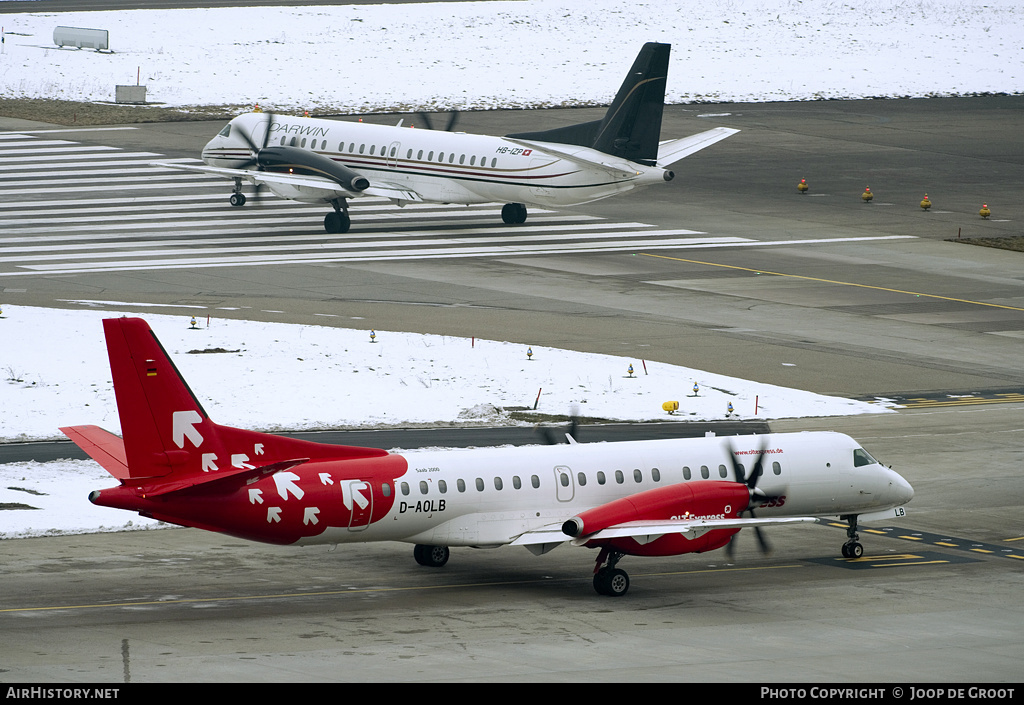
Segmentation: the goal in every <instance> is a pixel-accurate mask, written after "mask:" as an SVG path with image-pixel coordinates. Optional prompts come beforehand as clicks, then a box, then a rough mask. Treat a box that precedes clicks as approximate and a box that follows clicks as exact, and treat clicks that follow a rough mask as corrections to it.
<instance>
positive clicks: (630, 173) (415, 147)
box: [156, 43, 738, 233]
mask: <svg viewBox="0 0 1024 705" xmlns="http://www.w3.org/2000/svg"><path fill="white" fill-rule="evenodd" d="M670 46H671V45H669V44H656V43H648V44H645V45H644V47H643V49H641V51H640V53H639V55H638V56H637V58H636V61H635V62H634V63H633V67H632V68H631V69H630V72H629V74H628V75H627V76H626V79H625V81H623V83H622V87H621V88H619V92H618V94H617V95H616V96H615V101H614V102H613V103H612V104H611V107H609V108H608V112H607V113H606V114H605V116H604V118H603V119H602V120H597V121H594V122H588V123H584V124H580V125H573V126H570V127H563V128H558V129H555V130H548V131H545V132H523V133H518V134H512V135H506V136H505V137H490V136H486V135H470V134H466V133H462V132H443V131H434V130H429V129H428V130H422V129H420V130H416V129H411V128H409V127H402V126H401V125H402V123H401V122H399V124H398V126H395V127H391V126H385V125H371V124H368V123H363V122H341V121H337V120H322V119H316V118H309V117H286V116H283V115H275V114H273V113H248V114H245V115H240V116H238V117H236V118H235V119H233V120H232V121H231V122H229V123H228V124H227V125H226V126H225V127H224V129H222V130H221V131H220V133H219V134H218V135H217V136H216V137H214V138H213V139H212V140H210V142H209V143H208V144H207V145H206V146H205V147H204V148H203V153H202V158H203V162H204V164H203V165H198V164H196V165H190V164H178V163H171V162H157V163H156V164H157V165H159V166H164V167H168V168H172V169H185V170H189V171H198V172H203V173H207V174H215V175H217V176H224V177H227V178H229V179H233V180H234V182H235V188H234V193H232V194H231V197H230V203H231V205H233V206H242V205H244V204H245V201H246V198H245V195H244V194H243V193H242V182H243V181H245V182H248V183H250V184H253V185H255V186H256V187H257V188H259V187H260V186H266V187H267V188H268V189H270V191H272V192H273V193H274V194H276V195H277V196H280V197H281V198H286V199H290V200H293V201H302V202H304V203H329V204H330V205H331V206H333V208H334V211H333V212H331V213H328V214H327V216H326V217H325V218H324V228H325V229H326V230H327V232H329V233H345V232H348V230H349V226H350V224H351V220H350V218H349V214H348V202H349V199H353V198H360V197H365V196H375V197H383V198H387V199H389V200H390V201H391V202H393V203H395V204H396V205H398V206H405V205H406V204H409V203H456V204H470V203H495V202H497V203H504V204H505V205H504V206H503V207H502V209H501V217H502V220H504V222H506V223H509V224H513V223H523V222H525V221H526V205H527V204H531V205H536V206H541V207H556V208H557V207H564V206H575V205H579V204H582V203H589V202H591V201H597V200H599V199H602V198H608V197H609V196H614V195H616V194H620V193H625V192H627V191H631V190H633V189H635V188H639V187H642V186H648V185H650V184H657V183H664V182H666V181H671V180H672V179H673V178H674V174H673V173H672V171H670V170H669V169H668V168H667V167H669V166H671V165H672V164H674V163H675V162H677V161H679V160H680V159H682V158H683V157H686V156H688V155H690V154H693V153H694V152H696V151H698V150H701V149H703V148H705V147H708V146H710V145H712V144H714V143H715V142H718V141H719V140H722V139H725V138H726V137H729V136H730V135H732V134H735V133H736V132H738V130H734V129H730V128H726V127H718V128H715V129H713V130H708V131H706V132H701V133H699V134H696V135H693V136H691V137H685V138H683V139H674V140H667V141H664V142H660V141H659V140H660V136H661V116H662V110H663V108H664V102H665V83H666V80H667V76H668V58H669V49H670ZM451 125H452V123H449V127H451Z"/></svg>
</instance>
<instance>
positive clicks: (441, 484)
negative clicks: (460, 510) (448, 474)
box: [437, 480, 448, 494]
mask: <svg viewBox="0 0 1024 705" xmlns="http://www.w3.org/2000/svg"><path fill="white" fill-rule="evenodd" d="M437 490H438V492H440V493H441V494H445V493H446V492H447V491H448V483H447V482H445V481H444V480H438V481H437Z"/></svg>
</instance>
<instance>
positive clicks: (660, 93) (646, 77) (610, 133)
mask: <svg viewBox="0 0 1024 705" xmlns="http://www.w3.org/2000/svg"><path fill="white" fill-rule="evenodd" d="M671 48H672V45H671V44H658V43H656V42H648V43H647V44H644V46H643V48H642V49H641V50H640V53H639V54H638V55H637V57H636V61H634V62H633V67H632V68H631V69H630V70H629V74H627V75H626V80H624V81H623V82H622V86H620V87H619V92H618V93H617V94H616V95H615V100H614V101H613V102H612V104H611V107H609V108H608V112H606V113H605V116H604V119H602V120H596V121H594V122H585V123H582V124H580V125H570V126H569V127H560V128H557V129H554V130H547V131H544V132H521V133H518V134H514V135H508V136H509V137H513V138H516V139H524V140H537V141H541V142H557V143H559V144H574V145H578V146H580V147H590V148H592V149H596V150H597V151H599V152H604V153H605V154H611V155H613V156H616V157H622V158H623V159H628V160H629V161H632V162H638V163H640V164H647V165H650V166H653V165H654V164H655V163H656V162H657V159H658V140H659V139H660V137H661V115H662V112H663V110H664V107H665V84H666V82H667V78H668V59H669V51H670V50H671Z"/></svg>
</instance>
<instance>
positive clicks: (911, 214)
mask: <svg viewBox="0 0 1024 705" xmlns="http://www.w3.org/2000/svg"><path fill="white" fill-rule="evenodd" d="M1022 107H1024V100H1022V99H1021V98H1019V97H1006V96H993V97H981V98H974V99H963V100H958V99H941V100H913V101H849V102H834V103H833V102H823V103H811V104H759V105H714V106H673V107H670V108H668V109H667V110H666V119H665V125H664V129H663V135H664V136H665V137H674V136H684V135H686V134H692V133H695V132H698V131H700V130H702V129H708V128H710V127H714V126H717V125H725V126H729V127H737V128H740V129H741V130H742V132H740V133H739V134H738V135H736V136H734V137H732V138H730V139H728V140H725V141H724V142H721V143H719V144H717V145H715V146H714V147H712V148H709V149H708V150H705V151H704V152H701V153H699V154H698V155H694V156H693V157H690V158H688V159H686V160H684V161H683V162H682V163H680V164H679V165H677V168H676V169H675V170H676V172H677V178H676V180H675V181H673V182H672V183H670V184H666V185H665V186H664V187H662V188H652V189H649V190H647V191H645V192H641V193H639V194H635V195H634V196H628V197H625V198H619V199H616V200H609V201H605V202H602V203H597V204H592V205H590V206H586V207H580V208H576V209H572V210H566V211H557V212H551V213H540V212H536V211H533V212H531V216H530V219H529V220H528V221H527V224H526V225H527V227H530V226H533V225H535V224H537V225H542V226H543V227H542V228H541V229H539V230H535V231H528V232H526V233H524V232H523V231H522V229H517V230H510V229H508V228H507V226H504V225H503V224H502V223H501V222H500V219H498V218H497V216H496V215H495V211H494V210H493V209H488V208H479V209H477V208H474V209H463V208H454V209H452V208H437V209H423V210H416V211H414V210H410V209H404V210H399V209H397V208H393V207H388V206H383V205H382V204H366V207H365V208H364V207H362V206H361V205H360V204H356V205H355V206H354V207H353V223H354V225H353V231H352V233H350V234H349V235H348V236H346V237H345V238H337V239H328V238H327V237H325V236H324V235H323V234H322V225H321V221H322V217H323V212H322V210H318V209H316V208H309V207H306V206H295V205H293V204H287V203H284V202H282V201H279V200H277V199H274V198H273V197H268V198H266V199H265V200H263V201H262V202H261V203H260V205H258V206H257V207H254V208H250V205H246V206H245V207H243V208H241V209H232V208H231V207H230V206H229V205H227V196H228V195H229V193H230V190H231V184H230V182H229V181H220V182H218V181H216V180H208V179H196V178H194V177H186V178H184V179H170V178H168V177H169V176H180V175H175V174H172V173H171V172H167V173H166V174H165V173H163V172H160V171H158V170H153V169H151V168H149V167H148V166H147V164H148V162H149V161H150V160H156V159H167V158H170V159H194V158H195V156H196V154H197V153H198V151H199V149H200V148H201V146H202V145H203V144H204V143H205V142H206V141H207V140H208V139H209V138H210V137H211V136H212V135H213V134H215V133H216V131H217V130H218V129H219V128H220V127H221V125H219V124H212V123H206V124H204V123H175V124H154V125H141V126H137V127H136V128H135V129H116V130H101V131H96V130H73V129H72V130H68V131H64V130H65V128H57V127H56V126H50V125H45V124H32V123H25V122H13V121H0V130H5V131H6V134H3V135H0V154H3V155H4V159H0V166H2V167H5V168H4V169H3V170H0V183H2V184H3V192H2V193H3V195H0V219H3V220H4V223H3V228H4V230H3V232H2V233H0V238H3V242H2V244H0V247H2V248H3V251H2V253H0V259H2V261H0V288H2V296H3V303H11V304H25V305H47V306H68V307H76V306H82V305H85V304H83V303H81V302H83V301H89V302H95V301H105V302H117V303H116V304H109V305H110V306H111V308H114V309H117V310H131V311H138V312H140V313H143V314H144V313H145V312H146V311H153V310H158V311H160V312H161V313H180V314H181V315H182V316H190V315H192V314H193V313H195V312H196V311H197V310H198V311H202V313H203V315H205V314H207V313H209V314H210V315H212V316H223V317H243V318H256V319H262V320H275V321H287V322H293V323H305V324H313V323H317V324H323V323H324V320H325V316H324V315H323V314H329V315H330V316H333V317H334V318H332V319H331V320H332V321H333V322H334V323H335V324H337V325H346V326H352V327H360V328H363V327H365V328H376V329H378V330H387V329H393V330H412V331H424V332H432V333H445V334H456V335H477V336H481V337H492V338H498V339H506V340H518V341H522V342H529V343H532V344H543V345H557V346H562V347H567V348H573V349H579V350H587V351H595V352H610V353H616V354H631V355H632V354H636V355H637V356H638V357H643V358H645V359H649V360H660V361H664V362H670V363H677V364H684V365H687V366H691V367H697V368H700V369H706V370H709V371H712V372H719V373H723V374H729V375H734V376H738V377H743V378H747V379H756V380H758V381H761V382H769V383H775V384H782V385H785V386H793V387H799V388H803V389H808V390H811V391H816V392H822V393H829V394H839V395H846V396H856V397H867V398H872V397H876V396H877V397H887V398H897V399H898V400H901V401H905V402H907V405H908V407H910V406H913V408H907V409H905V410H903V411H901V412H899V413H897V414H889V415H883V416H870V417H868V416H865V417H860V418H849V419H806V420H783V421H773V422H771V424H770V426H771V428H772V430H774V431H787V430H800V429H834V430H838V431H843V432H846V433H849V434H850V435H852V436H853V437H855V438H857V439H858V440H860V441H861V442H862V443H864V445H865V447H867V448H868V449H869V450H870V451H871V452H872V454H874V455H875V456H876V457H879V458H880V459H882V461H883V462H885V463H886V464H892V465H893V467H894V468H895V469H896V470H897V471H899V472H900V473H901V474H903V475H904V476H905V477H907V479H908V480H909V481H910V482H911V483H912V484H913V485H914V487H915V490H916V496H915V498H914V500H913V502H912V503H911V504H910V506H909V510H910V511H909V514H908V516H907V517H906V518H905V520H903V521H901V522H899V523H898V524H896V525H893V526H883V527H878V529H879V531H880V532H881V533H877V534H874V533H872V534H862V539H863V543H864V545H865V550H866V559H867V560H865V561H860V562H856V563H849V562H845V561H842V560H841V559H839V546H840V544H841V543H842V541H843V539H844V533H843V531H842V530H841V529H839V528H836V527H833V526H829V525H827V524H822V525H815V526H806V527H793V528H787V529H780V530H777V531H773V532H772V533H771V540H772V544H773V546H774V548H775V553H774V555H772V556H771V557H765V556H761V555H760V554H758V553H757V552H756V542H755V541H754V540H753V538H752V537H749V540H747V541H745V542H744V543H743V544H742V545H741V551H740V553H739V555H738V560H737V562H736V564H735V565H727V564H726V563H725V557H724V555H718V553H715V552H712V553H710V554H706V555H701V556H687V557H682V558H674V559H638V558H637V559H629V558H627V559H625V560H624V562H623V566H624V567H625V568H627V569H628V570H629V571H630V574H631V577H632V579H633V580H632V587H631V589H630V593H629V595H628V596H627V597H626V598H625V599H623V600H614V601H613V600H610V599H608V598H601V597H599V596H597V595H595V594H593V591H592V589H591V587H590V585H589V581H590V571H591V569H592V561H593V558H594V556H593V555H592V554H591V553H590V552H587V551H578V550H572V549H568V548H560V549H557V550H556V551H554V552H552V553H550V554H547V555H545V556H541V557H534V556H531V555H530V554H528V553H527V552H525V551H517V550H515V549H499V550H496V551H472V550H468V549H467V550H465V551H455V552H453V557H452V560H451V561H450V562H449V564H448V565H447V566H446V567H445V568H444V569H442V570H440V571H430V570H427V569H423V568H420V567H418V566H416V565H415V563H414V562H413V561H412V560H411V547H405V546H396V545H381V546H376V545H367V546H358V547H343V548H339V549H338V550H337V551H335V552H333V553H330V552H325V551H322V550H320V549H308V548H307V549H298V550H296V549H286V548H274V547H264V546H254V545H250V544H243V543H242V542H240V541H236V540H233V539H231V538H226V537H221V536H216V535H211V534H202V533H199V532H195V531H191V530H167V531H157V532H144V533H142V532H140V533H126V534H101V535H94V536H85V537H51V538H41V539H29V540H20V541H11V542H5V543H4V549H5V550H4V551H3V552H0V554H2V555H0V572H2V573H3V575H4V595H3V597H2V598H0V623H2V626H0V629H2V630H3V633H4V634H5V635H8V634H9V635H11V637H10V639H9V640H7V639H5V641H7V643H9V644H11V646H10V647H5V655H4V663H3V664H2V665H0V667H2V668H4V669H5V671H4V673H3V676H2V677H3V679H5V680H10V681H31V680H43V681H66V682H74V681H104V682H123V681H126V680H130V681H132V682H144V681H154V680H160V681H167V680H175V679H179V678H180V679H186V680H201V681H215V680H228V681H249V680H253V681H265V680H311V681H353V680H357V681H362V680H367V681H379V680H407V681H424V680H439V681H451V680H467V681H469V680H511V679H517V680H545V681H548V680H550V681H554V680H587V681H594V680H599V681H600V680H636V681H642V680H652V679H656V680H679V681H687V680H701V681H712V680H714V681H757V680H768V679H771V680H773V681H776V682H778V681H782V682H786V681H814V682H824V681H828V682H847V681H862V682H871V681H885V682H905V683H914V682H923V681H929V682H950V681H956V682H961V683H965V682H980V681H1014V680H1019V663H1020V662H1021V660H1022V658H1024V637H1021V631H1022V630H1021V629H1020V626H1021V624H1024V610H1022V608H1021V607H1020V605H1019V599H1018V596H1019V593H1020V588H1021V576H1022V566H1021V561H1022V559H1021V558H1020V556H1021V555H1024V552H1022V551H1021V550H1020V549H1021V547H1022V545H1024V521H1022V519H1021V517H1020V511H1019V498H1020V497H1021V496H1024V477H1022V473H1021V460H1022V458H1021V451H1020V441H1019V439H1020V437H1021V431H1022V425H1024V423H1022V422H1024V417H1022V411H1024V403H1022V401H1021V396H1020V393H1021V392H1022V391H1024V353H1022V352H1021V339H1022V338H1024V274H1022V272H1024V266H1022V265H1021V262H1022V261H1024V260H1022V259H1021V258H1022V257H1024V255H1021V254H1019V253H1012V252H1007V251H1000V250H993V249H987V248H981V247H973V246H969V245H965V244H962V243H957V242H950V241H947V240H948V238H953V239H956V237H957V235H958V233H959V235H960V237H961V239H963V238H970V237H978V236H981V235H1000V234H1002V235H1011V234H1020V227H1019V223H1020V222H1021V218H1022V217H1024V213H1022V212H1021V206H1020V204H1019V200H1018V198H1019V191H1020V185H1021V183H1024V132H1022V131H1021V130H1020V129H1019V128H1020V117H1019V116H1020V115H1021V108H1022ZM596 116H597V113H596V112H595V111H589V110H572V111H543V112H532V113H521V112H514V111H509V112H500V111H499V112H493V113H469V114H465V115H463V118H462V121H461V122H460V126H461V127H462V128H463V129H466V130H467V131H471V132H484V133H488V134H504V133H507V132H512V131H516V130H521V129H547V128H552V127H558V126H561V125H565V124H570V123H574V122H583V121H586V120H590V119H594V118H595V117H596ZM398 117H400V116H379V117H377V118H373V119H376V120H378V121H381V122H392V123H393V122H394V121H396V120H397V119H398ZM406 117H407V118H408V116H406ZM53 129H60V130H62V131H61V132H43V130H53ZM56 140H62V141H65V142H66V143H65V144H41V143H43V142H50V141H56ZM17 143H23V144H17ZM83 148H87V149H83ZM5 150H6V151H5ZM29 158H37V159H34V160H31V161H30V160H29ZM9 159H13V160H15V161H9ZM113 162H124V163H123V164H114V163H113ZM28 166H32V167H33V168H27V167H28ZM7 167H16V168H7ZM35 167H40V168H35ZM108 170H109V171H113V172H116V173H106V172H108ZM86 172H100V173H92V174H90V173H86ZM801 178H807V180H808V183H809V184H810V186H811V190H810V192H809V193H808V194H807V195H803V196H801V195H799V194H798V193H797V191H796V184H797V182H798V181H799V180H800V179H801ZM91 179H99V181H91ZM865 186H870V187H871V189H872V191H873V192H874V193H875V199H874V201H873V202H872V203H870V204H865V203H863V202H862V201H861V199H860V194H861V193H862V192H863V190H864V188H865ZM8 189H10V191H8ZM14 191H17V192H18V193H17V194H14V195H12V196H10V197H8V195H7V194H8V193H11V194H13V192H14ZM926 192H927V193H928V194H929V196H930V198H931V200H932V201H933V204H934V205H933V207H932V209H931V211H930V212H927V213H926V212H924V211H922V209H921V208H920V207H919V205H918V203H919V201H920V200H921V198H922V196H923V194H924V193H926ZM982 202H988V203H989V205H990V206H991V207H992V210H993V216H992V217H991V218H990V219H988V220H982V219H981V218H980V217H979V216H978V214H977V211H978V208H979V207H980V205H981V203H982ZM97 209H99V210H97ZM653 233H657V234H653ZM197 307H198V308H197ZM98 334H99V333H98V332H97V335H98ZM54 342H55V341H40V344H54Z"/></svg>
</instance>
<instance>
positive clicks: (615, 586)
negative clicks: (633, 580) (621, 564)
mask: <svg viewBox="0 0 1024 705" xmlns="http://www.w3.org/2000/svg"><path fill="white" fill-rule="evenodd" d="M594 590H596V591H597V593H598V594H599V595H608V596H609V597H622V596H623V595H625V594H626V592H627V591H628V590H629V575H628V574H627V573H626V571H624V570H619V569H618V568H613V569H611V570H609V569H608V568H602V569H601V570H599V571H597V573H596V574H595V575H594Z"/></svg>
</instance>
